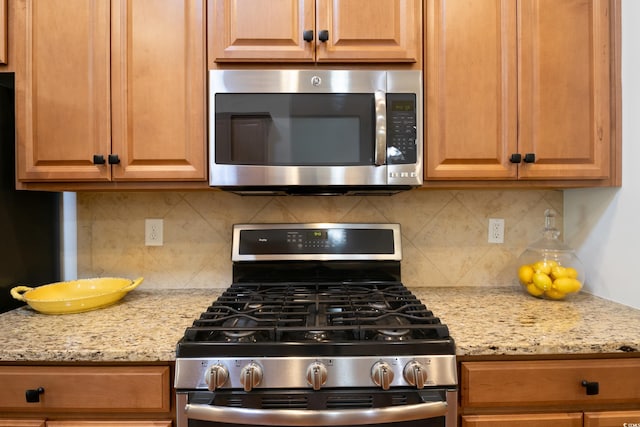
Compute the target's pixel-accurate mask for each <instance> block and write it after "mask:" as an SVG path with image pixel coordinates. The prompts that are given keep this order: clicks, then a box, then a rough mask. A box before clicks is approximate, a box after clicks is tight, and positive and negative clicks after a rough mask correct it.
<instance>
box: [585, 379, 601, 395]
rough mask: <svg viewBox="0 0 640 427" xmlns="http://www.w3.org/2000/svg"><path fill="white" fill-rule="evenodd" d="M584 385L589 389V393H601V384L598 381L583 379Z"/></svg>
mask: <svg viewBox="0 0 640 427" xmlns="http://www.w3.org/2000/svg"><path fill="white" fill-rule="evenodd" d="M582 387H584V388H586V389H587V395H589V396H593V395H596V394H598V393H600V385H599V384H598V382H597V381H587V380H583V381H582Z"/></svg>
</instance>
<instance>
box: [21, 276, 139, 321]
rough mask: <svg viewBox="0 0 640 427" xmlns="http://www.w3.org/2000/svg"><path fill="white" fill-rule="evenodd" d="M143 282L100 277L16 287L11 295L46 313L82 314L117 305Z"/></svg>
mask: <svg viewBox="0 0 640 427" xmlns="http://www.w3.org/2000/svg"><path fill="white" fill-rule="evenodd" d="M142 280H143V278H142V277H139V278H137V279H136V280H131V279H122V278H116V277H97V278H93V279H80V280H72V281H69V282H58V283H51V284H49V285H43V286H38V287H37V288H30V287H28V286H16V287H14V288H13V289H11V296H12V297H14V298H15V299H17V300H20V301H24V302H26V303H27V304H29V306H30V307H31V308H33V309H34V310H37V311H39V312H41V313H45V314H69V313H81V312H83V311H90V310H95V309H97V308H102V307H106V306H108V305H111V304H114V303H115V302H117V301H119V300H120V299H121V298H122V297H124V296H125V295H126V294H127V292H129V291H131V290H133V289H135V288H136V287H137V286H138V285H139V284H140V283H142Z"/></svg>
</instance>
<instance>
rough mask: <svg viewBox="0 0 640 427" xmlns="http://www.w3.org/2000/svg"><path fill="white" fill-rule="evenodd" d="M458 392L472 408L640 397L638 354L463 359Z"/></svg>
mask: <svg viewBox="0 0 640 427" xmlns="http://www.w3.org/2000/svg"><path fill="white" fill-rule="evenodd" d="M583 381H588V382H597V383H598V388H599V392H598V394H594V395H588V394H587V391H586V387H584V386H583V385H582V382H583ZM460 392H461V396H462V405H463V406H465V407H476V408H480V407H514V406H545V407H549V406H562V405H581V406H585V405H586V406H588V405H589V404H613V403H627V404H629V403H640V359H597V360H595V359H594V360H554V361H532V362H524V361H513V362H466V363H462V368H461V391H460Z"/></svg>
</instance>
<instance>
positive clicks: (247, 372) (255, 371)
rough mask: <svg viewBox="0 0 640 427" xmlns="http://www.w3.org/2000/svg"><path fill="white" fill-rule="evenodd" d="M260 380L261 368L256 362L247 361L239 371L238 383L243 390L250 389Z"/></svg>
mask: <svg viewBox="0 0 640 427" xmlns="http://www.w3.org/2000/svg"><path fill="white" fill-rule="evenodd" d="M260 381H262V368H261V367H260V365H258V364H257V363H253V362H252V363H249V364H248V365H246V366H245V367H244V368H242V370H241V371H240V384H242V386H243V387H244V391H251V390H252V389H253V388H254V387H256V386H257V385H258V384H260Z"/></svg>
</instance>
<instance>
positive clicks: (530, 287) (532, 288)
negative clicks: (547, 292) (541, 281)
mask: <svg viewBox="0 0 640 427" xmlns="http://www.w3.org/2000/svg"><path fill="white" fill-rule="evenodd" d="M526 288H527V292H529V293H530V294H531V295H533V296H534V297H539V296H540V295H542V294H543V293H544V291H543V290H542V289H540V288H539V287H537V286H536V285H535V284H533V283H529V284H528V285H527V286H526Z"/></svg>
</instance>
